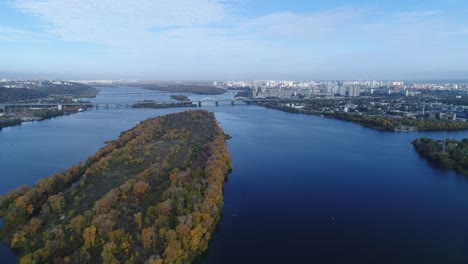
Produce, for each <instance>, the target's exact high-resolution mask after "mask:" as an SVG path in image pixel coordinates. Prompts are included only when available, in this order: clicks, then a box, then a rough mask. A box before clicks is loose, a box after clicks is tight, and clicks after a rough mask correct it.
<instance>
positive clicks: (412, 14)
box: [395, 10, 441, 17]
mask: <svg viewBox="0 0 468 264" xmlns="http://www.w3.org/2000/svg"><path fill="white" fill-rule="evenodd" d="M440 13H441V11H440V10H420V11H412V12H401V13H397V14H395V16H397V17H428V16H434V15H437V14H440Z"/></svg>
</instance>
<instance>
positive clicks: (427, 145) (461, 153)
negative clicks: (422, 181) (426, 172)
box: [413, 138, 468, 175]
mask: <svg viewBox="0 0 468 264" xmlns="http://www.w3.org/2000/svg"><path fill="white" fill-rule="evenodd" d="M413 145H414V147H415V149H416V151H417V152H418V153H419V154H420V155H421V156H423V157H424V158H426V159H428V160H429V161H430V162H431V163H433V164H435V165H437V166H439V167H442V168H445V169H454V170H455V171H456V172H458V173H460V174H464V175H468V139H466V138H465V139H463V140H462V141H457V140H453V139H447V140H434V139H430V138H419V139H417V140H415V141H413Z"/></svg>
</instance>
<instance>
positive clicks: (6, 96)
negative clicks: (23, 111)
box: [0, 82, 99, 103]
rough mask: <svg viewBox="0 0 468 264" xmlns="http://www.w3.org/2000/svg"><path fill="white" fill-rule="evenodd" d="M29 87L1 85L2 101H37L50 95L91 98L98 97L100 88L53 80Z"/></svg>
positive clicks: (0, 96) (0, 98) (0, 94)
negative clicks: (5, 86) (59, 82)
mask: <svg viewBox="0 0 468 264" xmlns="http://www.w3.org/2000/svg"><path fill="white" fill-rule="evenodd" d="M28 85H29V86H28V87H27V88H3V87H0V103H7V102H24V101H35V100H37V99H43V98H47V97H50V96H53V97H60V98H63V97H67V96H68V97H73V98H91V97H96V95H97V94H98V93H99V90H97V89H95V88H92V87H90V86H87V85H84V84H80V83H68V84H55V83H52V82H41V85H38V84H36V83H33V84H28Z"/></svg>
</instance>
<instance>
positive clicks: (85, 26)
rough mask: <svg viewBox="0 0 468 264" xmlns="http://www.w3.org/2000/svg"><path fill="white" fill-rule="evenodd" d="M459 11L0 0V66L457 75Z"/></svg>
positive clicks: (455, 5) (242, 2) (453, 1)
mask: <svg viewBox="0 0 468 264" xmlns="http://www.w3.org/2000/svg"><path fill="white" fill-rule="evenodd" d="M467 15H468V2H467V1H462V0H445V1H436V0H429V1H420V0H419V1H414V0H405V1H403V0H396V1H391V0H348V1H345V0H335V1H333V0H329V1H320V0H308V1H305V0H304V1H300V0H171V1H169V0H125V1H119V0H100V1H95V0H3V1H0V72H17V73H35V74H43V75H45V76H50V77H56V78H72V79H107V78H111V79H120V78H123V79H152V80H156V79H158V80H169V79H171V80H174V79H185V80H187V79H192V80H194V79H205V80H206V79H294V80H310V79H444V78H449V79H451V78H457V79H468V64H467V63H466V61H467V60H468V52H466V51H467V50H468V16H467ZM0 77H1V76H0Z"/></svg>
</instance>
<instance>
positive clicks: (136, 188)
mask: <svg viewBox="0 0 468 264" xmlns="http://www.w3.org/2000/svg"><path fill="white" fill-rule="evenodd" d="M149 189H150V185H149V184H148V183H146V182H144V181H138V182H136V183H135V185H133V192H134V193H136V194H145V193H147V192H148V191H149Z"/></svg>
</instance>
